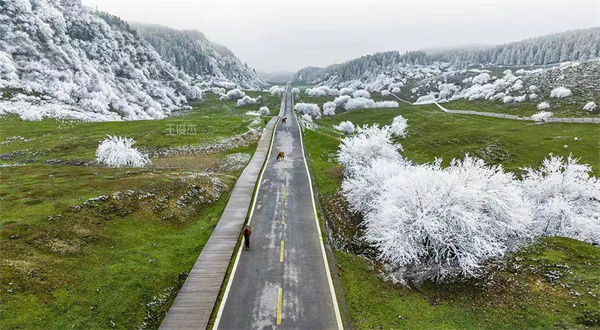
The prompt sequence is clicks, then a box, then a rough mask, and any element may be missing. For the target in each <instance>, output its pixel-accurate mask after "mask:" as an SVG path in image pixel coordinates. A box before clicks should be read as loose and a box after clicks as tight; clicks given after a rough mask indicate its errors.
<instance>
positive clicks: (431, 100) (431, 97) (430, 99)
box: [415, 94, 435, 104]
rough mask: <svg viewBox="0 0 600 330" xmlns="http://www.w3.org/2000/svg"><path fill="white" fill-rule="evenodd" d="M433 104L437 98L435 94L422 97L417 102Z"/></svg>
mask: <svg viewBox="0 0 600 330" xmlns="http://www.w3.org/2000/svg"><path fill="white" fill-rule="evenodd" d="M431 103H435V96H434V95H433V94H429V95H424V96H421V97H419V98H418V99H417V101H416V102H415V104H431Z"/></svg>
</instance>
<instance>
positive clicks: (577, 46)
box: [294, 28, 600, 84]
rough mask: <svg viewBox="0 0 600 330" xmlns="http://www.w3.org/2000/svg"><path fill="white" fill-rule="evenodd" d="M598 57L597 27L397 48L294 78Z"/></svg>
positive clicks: (300, 73) (599, 33)
mask: <svg viewBox="0 0 600 330" xmlns="http://www.w3.org/2000/svg"><path fill="white" fill-rule="evenodd" d="M598 56H600V28H589V29H581V30H572V31H566V32H562V33H555V34H551V35H546V36H541V37H536V38H530V39H525V40H522V41H517V42H511V43H507V44H502V45H497V46H488V47H468V48H454V49H449V50H441V51H440V50H437V51H415V52H407V53H404V54H401V53H399V52H397V51H389V52H383V53H376V54H372V55H366V56H362V57H359V58H356V59H353V60H350V61H347V62H345V63H341V64H333V65H330V66H327V67H324V68H318V67H306V68H303V69H300V70H299V71H298V72H296V74H295V75H294V81H296V82H301V83H309V84H312V83H321V82H324V81H329V82H331V81H335V82H338V83H339V82H343V81H350V80H365V78H366V77H373V76H375V75H377V74H381V73H384V74H385V73H386V72H388V71H390V70H393V68H394V67H395V66H397V64H400V63H405V64H406V63H408V64H431V63H433V62H445V63H448V64H450V65H452V66H453V67H455V68H457V69H462V68H467V67H470V66H475V65H504V66H507V65H512V66H525V65H527V66H533V65H544V64H556V63H561V62H566V61H585V60H588V59H592V58H596V57H598Z"/></svg>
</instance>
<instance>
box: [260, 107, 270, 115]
mask: <svg viewBox="0 0 600 330" xmlns="http://www.w3.org/2000/svg"><path fill="white" fill-rule="evenodd" d="M258 113H259V114H260V115H261V116H268V115H270V114H271V111H270V110H269V108H267V107H260V109H259V110H258Z"/></svg>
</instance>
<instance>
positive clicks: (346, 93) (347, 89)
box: [340, 87, 354, 96]
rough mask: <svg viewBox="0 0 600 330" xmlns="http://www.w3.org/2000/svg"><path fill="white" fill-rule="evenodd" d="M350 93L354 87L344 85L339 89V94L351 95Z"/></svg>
mask: <svg viewBox="0 0 600 330" xmlns="http://www.w3.org/2000/svg"><path fill="white" fill-rule="evenodd" d="M352 93H354V88H349V87H344V88H342V89H340V95H348V96H352Z"/></svg>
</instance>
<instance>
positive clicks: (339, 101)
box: [333, 88, 352, 107]
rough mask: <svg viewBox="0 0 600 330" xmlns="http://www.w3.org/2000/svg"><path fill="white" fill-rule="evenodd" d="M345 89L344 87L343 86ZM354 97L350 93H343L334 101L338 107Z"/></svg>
mask: <svg viewBox="0 0 600 330" xmlns="http://www.w3.org/2000/svg"><path fill="white" fill-rule="evenodd" d="M342 89H343V88H342ZM351 99H352V97H351V96H349V95H341V96H338V97H336V98H335V99H333V103H335V106H336V107H343V106H344V104H346V103H347V102H348V101H350V100H351Z"/></svg>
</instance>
